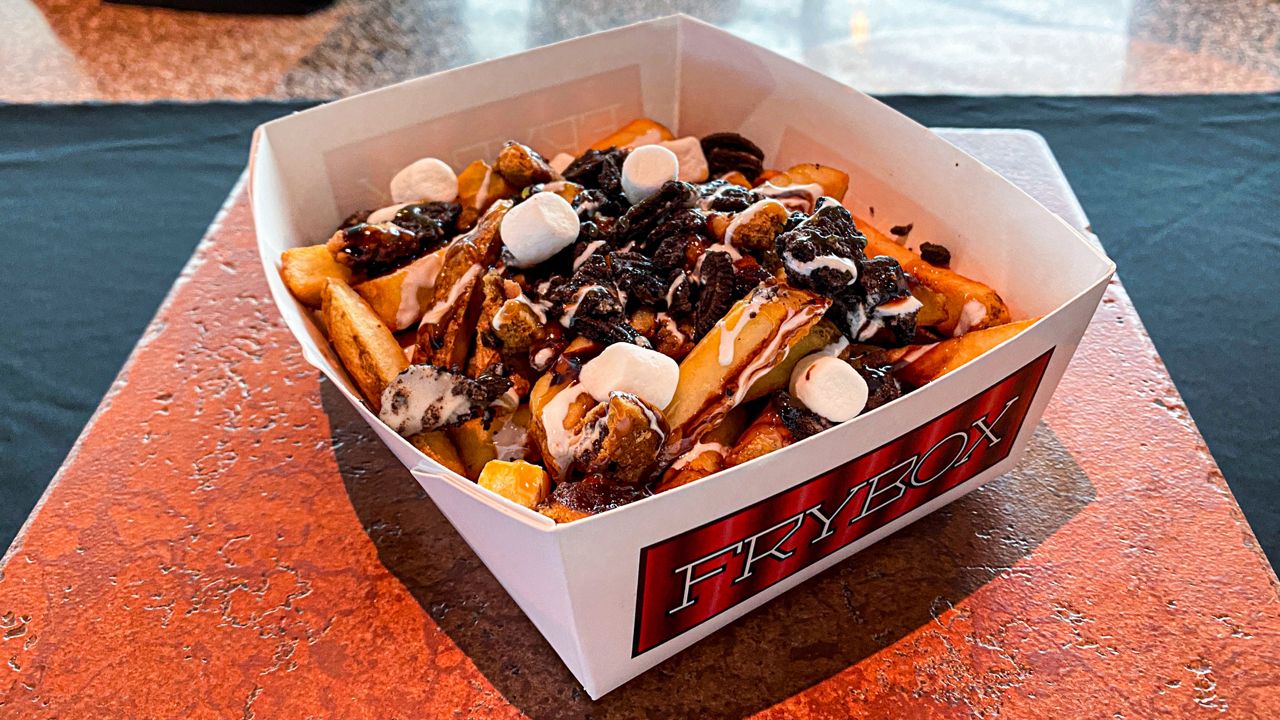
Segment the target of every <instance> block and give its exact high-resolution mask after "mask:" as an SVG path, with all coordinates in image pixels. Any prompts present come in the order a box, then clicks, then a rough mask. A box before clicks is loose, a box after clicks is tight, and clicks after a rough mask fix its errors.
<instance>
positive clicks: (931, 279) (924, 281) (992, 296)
mask: <svg viewBox="0 0 1280 720" xmlns="http://www.w3.org/2000/svg"><path fill="white" fill-rule="evenodd" d="M856 223H857V225H858V229H859V230H861V231H862V233H863V234H864V235H866V236H867V250H866V253H867V257H869V258H870V257H875V256H877V255H888V256H889V257H891V258H893V259H894V260H897V261H898V264H899V265H901V266H902V269H903V270H905V271H907V272H908V273H911V274H912V275H913V276H915V278H916V280H917V281H919V283H920V284H921V285H923V286H925V287H926V288H928V289H929V290H932V291H933V292H934V293H937V294H938V295H940V296H941V303H940V305H939V304H934V305H931V306H930V307H929V309H930V311H931V313H933V314H931V315H926V318H925V319H928V320H933V319H934V318H937V317H939V316H941V319H940V320H936V321H935V322H934V324H928V323H926V322H925V321H924V320H921V319H920V318H919V316H917V322H918V323H919V324H920V325H921V326H924V327H932V328H936V329H937V330H938V331H940V332H942V333H943V334H945V335H954V334H955V333H956V330H957V328H960V329H961V330H963V331H968V330H981V329H983V328H988V327H994V326H996V325H1003V324H1005V323H1007V322H1009V321H1010V320H1011V319H1012V318H1011V317H1010V316H1009V307H1008V306H1007V305H1005V302H1004V300H1002V299H1001V298H1000V295H999V294H998V293H997V292H996V291H995V290H992V289H991V288H990V287H987V286H986V285H984V284H982V283H980V282H978V281H977V280H970V279H969V278H967V277H965V276H963V275H961V274H959V273H957V272H954V271H952V270H948V269H947V268H940V267H937V266H936V265H930V264H929V263H927V262H925V261H924V259H923V258H921V257H920V256H919V255H917V254H916V253H914V252H912V251H911V250H909V249H907V248H905V247H903V246H901V245H899V244H898V243H896V242H894V241H893V240H891V239H889V238H888V237H887V236H885V235H884V234H882V233H881V232H880V231H878V230H876V229H875V228H874V227H872V226H871V224H870V223H868V222H866V221H865V220H861V219H856ZM917 299H919V300H921V302H925V298H917ZM923 309H924V308H922V310H923ZM966 323H967V327H965V324H966Z"/></svg>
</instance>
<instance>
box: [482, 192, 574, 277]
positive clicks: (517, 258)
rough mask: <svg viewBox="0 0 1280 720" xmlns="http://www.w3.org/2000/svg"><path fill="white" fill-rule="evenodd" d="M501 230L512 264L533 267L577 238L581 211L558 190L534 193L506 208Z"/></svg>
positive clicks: (503, 242)
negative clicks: (557, 192)
mask: <svg viewBox="0 0 1280 720" xmlns="http://www.w3.org/2000/svg"><path fill="white" fill-rule="evenodd" d="M498 231H499V233H500V234H501V235H502V244H503V245H505V246H506V248H507V252H508V253H509V254H510V255H511V265H513V266H515V267H532V266H534V265H537V264H538V263H540V262H543V261H545V260H548V259H550V258H551V256H552V255H555V254H556V253H558V252H560V251H561V250H563V249H565V248H567V247H569V246H570V245H572V244H573V241H574V240H577V239H578V213H577V212H575V211H574V209H573V206H572V205H570V204H569V201H568V200H565V199H564V198H562V197H560V196H559V195H557V194H555V193H552V192H540V193H534V194H533V195H532V196H531V197H530V198H529V199H528V200H525V201H524V202H522V203H520V204H519V205H516V206H515V207H513V208H511V209H510V210H508V211H507V214H506V215H504V216H503V217H502V225H501V226H500V227H499V230H498Z"/></svg>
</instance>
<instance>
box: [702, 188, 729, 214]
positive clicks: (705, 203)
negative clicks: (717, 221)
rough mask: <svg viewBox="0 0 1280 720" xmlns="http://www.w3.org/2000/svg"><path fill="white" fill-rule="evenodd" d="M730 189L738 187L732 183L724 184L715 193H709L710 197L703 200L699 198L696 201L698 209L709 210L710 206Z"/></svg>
mask: <svg viewBox="0 0 1280 720" xmlns="http://www.w3.org/2000/svg"><path fill="white" fill-rule="evenodd" d="M731 187H738V186H737V185H734V184H733V183H725V184H724V185H721V186H720V187H718V188H716V191H715V192H713V193H711V194H710V195H708V196H706V197H704V198H700V199H699V200H698V207H699V208H701V209H702V210H703V211H709V210H711V204H712V203H714V202H715V201H716V200H717V199H719V197H720V195H721V194H722V193H723V192H724V191H725V190H727V189H728V188H731Z"/></svg>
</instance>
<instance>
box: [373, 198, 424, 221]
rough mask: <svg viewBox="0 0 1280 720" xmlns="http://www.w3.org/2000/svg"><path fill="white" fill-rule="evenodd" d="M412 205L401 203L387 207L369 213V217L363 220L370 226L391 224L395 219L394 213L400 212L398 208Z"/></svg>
mask: <svg viewBox="0 0 1280 720" xmlns="http://www.w3.org/2000/svg"><path fill="white" fill-rule="evenodd" d="M412 204H413V203H407V202H402V203H396V204H395V205H388V206H386V207H384V208H378V209H377V210H374V211H373V212H371V213H369V217H368V218H366V219H365V222H367V223H369V224H370V225H381V224H382V223H388V222H391V221H392V220H395V219H396V213H398V212H400V208H402V207H405V206H406V205H412Z"/></svg>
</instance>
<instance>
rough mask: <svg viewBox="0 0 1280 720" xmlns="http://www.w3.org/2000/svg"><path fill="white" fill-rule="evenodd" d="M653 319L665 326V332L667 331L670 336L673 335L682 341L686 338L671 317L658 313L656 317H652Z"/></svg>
mask: <svg viewBox="0 0 1280 720" xmlns="http://www.w3.org/2000/svg"><path fill="white" fill-rule="evenodd" d="M654 318H655V319H656V320H657V321H658V322H660V323H662V324H663V325H664V326H666V328H667V330H669V331H670V332H671V334H672V335H675V336H676V337H677V338H679V339H681V340H684V339H685V338H686V337H687V336H686V335H685V334H684V333H683V332H681V330H680V325H679V323H677V322H676V321H675V318H673V317H671V316H670V315H668V314H666V313H664V312H660V313H658V314H657V315H656V316H654Z"/></svg>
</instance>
